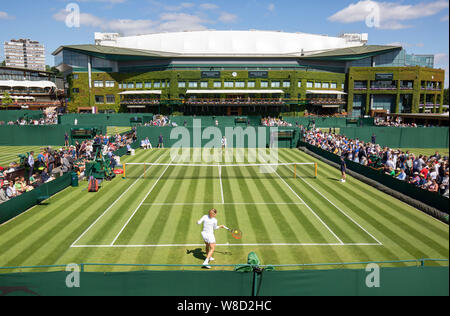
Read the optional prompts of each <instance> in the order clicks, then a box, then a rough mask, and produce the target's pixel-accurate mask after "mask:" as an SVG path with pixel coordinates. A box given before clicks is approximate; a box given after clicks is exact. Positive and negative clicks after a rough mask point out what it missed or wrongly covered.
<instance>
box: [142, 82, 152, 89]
mask: <svg viewBox="0 0 450 316" xmlns="http://www.w3.org/2000/svg"><path fill="white" fill-rule="evenodd" d="M144 87H145V88H151V87H152V83H151V82H150V81H147V82H146V83H145V84H144Z"/></svg>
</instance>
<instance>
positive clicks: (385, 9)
mask: <svg viewBox="0 0 450 316" xmlns="http://www.w3.org/2000/svg"><path fill="white" fill-rule="evenodd" d="M448 7H449V3H448V1H447V0H436V1H432V2H422V3H418V4H413V5H408V4H400V3H394V2H377V1H372V0H364V1H359V2H357V3H353V4H350V5H349V6H347V7H346V8H344V9H342V10H340V11H339V12H336V13H335V14H333V15H332V16H330V17H329V18H328V20H329V21H331V22H341V23H354V22H364V21H367V19H368V18H370V17H375V18H376V19H378V21H379V25H377V26H376V27H378V28H380V29H391V30H398V29H404V28H409V27H411V25H409V24H405V23H404V22H405V21H408V20H415V19H419V18H423V17H429V16H433V15H435V14H437V13H439V12H441V11H442V10H444V9H446V8H448Z"/></svg>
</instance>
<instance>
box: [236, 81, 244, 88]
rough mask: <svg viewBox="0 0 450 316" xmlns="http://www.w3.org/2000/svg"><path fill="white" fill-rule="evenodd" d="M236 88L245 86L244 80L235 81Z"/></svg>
mask: <svg viewBox="0 0 450 316" xmlns="http://www.w3.org/2000/svg"><path fill="white" fill-rule="evenodd" d="M236 88H245V82H244V81H237V82H236Z"/></svg>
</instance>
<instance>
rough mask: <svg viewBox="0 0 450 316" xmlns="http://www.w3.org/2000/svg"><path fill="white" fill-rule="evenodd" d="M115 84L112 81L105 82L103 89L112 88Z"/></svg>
mask: <svg viewBox="0 0 450 316" xmlns="http://www.w3.org/2000/svg"><path fill="white" fill-rule="evenodd" d="M115 85H116V83H115V82H114V81H105V87H106V88H114V86H115Z"/></svg>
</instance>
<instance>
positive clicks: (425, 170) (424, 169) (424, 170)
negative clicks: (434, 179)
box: [420, 166, 429, 179]
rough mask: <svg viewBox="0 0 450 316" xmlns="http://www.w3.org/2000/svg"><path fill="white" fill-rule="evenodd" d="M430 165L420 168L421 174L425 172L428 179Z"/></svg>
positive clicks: (424, 174)
mask: <svg viewBox="0 0 450 316" xmlns="http://www.w3.org/2000/svg"><path fill="white" fill-rule="evenodd" d="M428 172H429V170H428V167H427V166H425V167H424V168H423V169H422V170H420V174H423V176H424V178H425V179H427V178H428Z"/></svg>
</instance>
